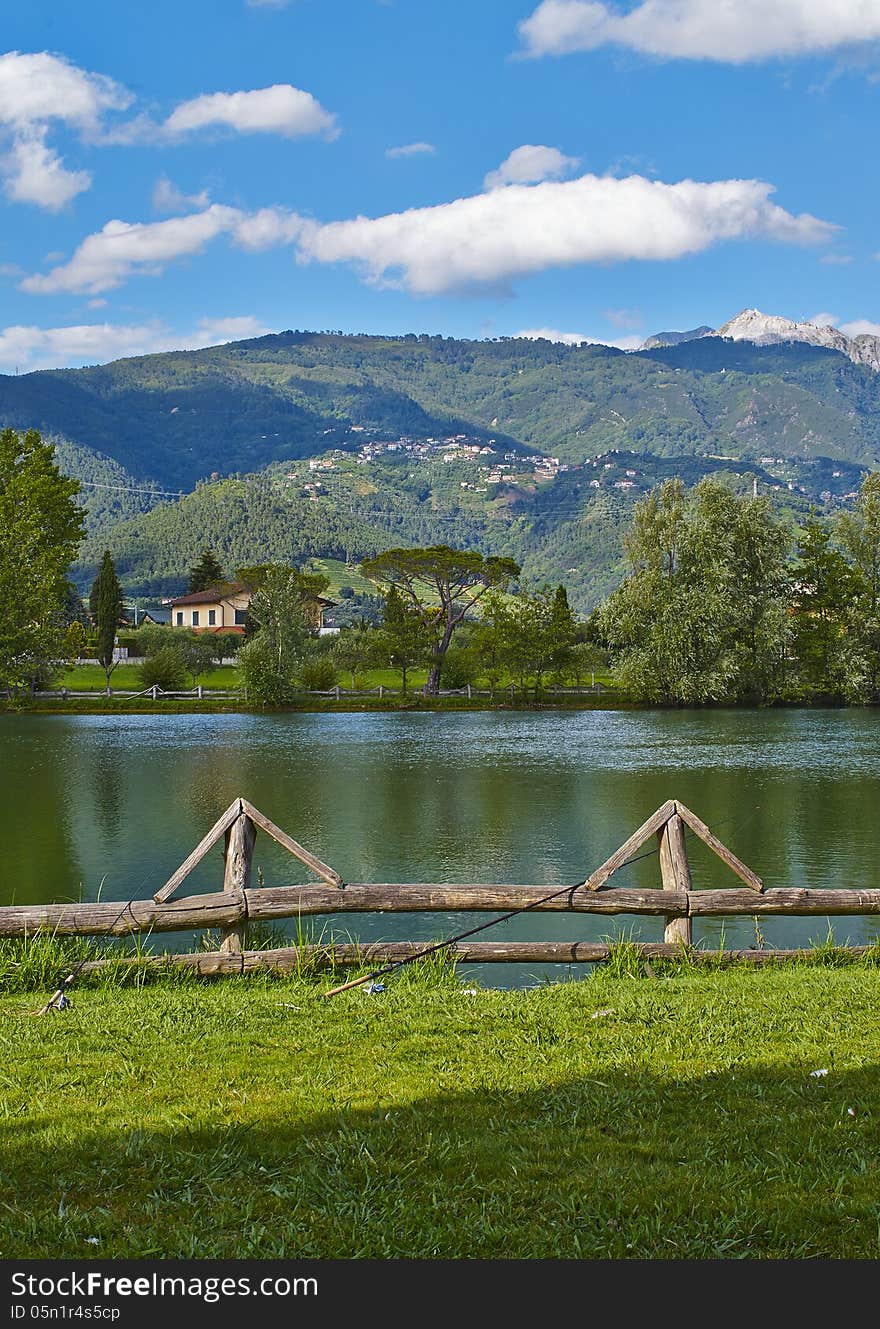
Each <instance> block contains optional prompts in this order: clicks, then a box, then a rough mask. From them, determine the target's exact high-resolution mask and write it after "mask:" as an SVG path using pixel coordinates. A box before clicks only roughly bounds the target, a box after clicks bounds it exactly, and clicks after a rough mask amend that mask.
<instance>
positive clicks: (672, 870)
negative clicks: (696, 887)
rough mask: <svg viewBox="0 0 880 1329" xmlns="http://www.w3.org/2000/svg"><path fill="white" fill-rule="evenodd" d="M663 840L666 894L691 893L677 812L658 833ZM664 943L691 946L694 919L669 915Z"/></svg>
mask: <svg viewBox="0 0 880 1329" xmlns="http://www.w3.org/2000/svg"><path fill="white" fill-rule="evenodd" d="M657 838H658V840H659V841H660V875H661V877H662V879H663V889H664V891H689V890H690V889H691V869H690V865H689V863H688V856H687V849H686V848H685V843H684V824H683V823H682V820H681V817H680V816H679V815H678V813H677V812H673V814H672V816H671V817H670V818H669V820H668V821H667V822H666V825H665V826H661V828H660V830H659V831H658V832H657ZM663 940H664V941H665V942H668V943H669V944H670V945H673V946H674V945H676V944H677V943H679V942H680V943H682V944H683V945H685V946H690V944H691V920H690V918H670V917H669V916H668V915H667V918H666V929H665V931H664V934H663Z"/></svg>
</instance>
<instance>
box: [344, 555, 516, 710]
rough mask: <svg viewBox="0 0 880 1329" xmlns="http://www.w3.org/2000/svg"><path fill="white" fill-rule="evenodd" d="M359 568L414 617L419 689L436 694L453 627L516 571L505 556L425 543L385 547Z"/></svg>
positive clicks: (430, 694) (509, 579)
mask: <svg viewBox="0 0 880 1329" xmlns="http://www.w3.org/2000/svg"><path fill="white" fill-rule="evenodd" d="M361 571H362V573H363V575H364V576H365V577H368V578H369V579H370V580H371V581H375V582H377V583H378V584H379V585H380V586H384V587H387V588H388V589H390V588H391V587H392V586H396V587H397V588H398V590H399V591H400V593H401V594H402V596H403V597H404V599H405V600H406V601H408V602H409V604H410V605H411V606H412V608H413V610H414V611H415V613H416V614H417V615H418V617H419V619H420V621H421V623H422V626H423V627H424V630H425V636H426V639H427V642H428V647H429V671H428V681H427V683H426V684H425V692H426V693H427V694H428V695H429V696H436V695H437V693H438V692H439V690H440V675H441V671H442V669H443V661H444V660H445V658H446V652H447V651H448V650H449V645H450V642H451V641H452V638H453V635H454V633H455V631H456V629H457V628H459V627H460V626H461V624H462V623H463V622H464V620H465V618H466V617H467V615H468V613H469V612H470V611H471V610H472V609H473V608H474V606H475V605H477V604H478V603H479V601H480V600H482V598H483V597H484V596H485V595H486V594H487V593H488V592H489V591H490V590H493V589H498V590H504V589H506V587H507V586H509V584H510V583H511V582H512V581H513V580H514V578H515V577H518V576H519V571H520V569H519V564H518V563H514V561H513V559H511V558H497V557H494V556H485V555H483V554H480V553H478V552H477V551H476V550H461V549H451V548H450V547H449V545H431V546H429V547H427V548H424V549H388V550H386V552H385V553H384V554H378V555H377V556H376V557H375V558H370V559H366V560H365V561H364V562H363V563H362V565H361Z"/></svg>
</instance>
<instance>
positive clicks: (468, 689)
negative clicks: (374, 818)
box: [4, 683, 614, 701]
mask: <svg viewBox="0 0 880 1329" xmlns="http://www.w3.org/2000/svg"><path fill="white" fill-rule="evenodd" d="M613 691H614V689H613V688H610V687H608V686H607V685H606V684H603V683H594V684H592V685H591V686H590V687H583V688H563V687H559V686H557V685H556V684H552V685H551V686H550V687H548V688H541V689H540V691H539V694H538V695H539V697H540V698H541V699H542V700H546V699H547V698H549V697H555V698H565V697H598V696H602V695H604V694H605V693H608V692H613ZM4 695H6V696H7V697H9V696H10V695H11V694H10V693H9V692H8V691H7V692H6V693H5V694H4ZM29 695H31V696H33V697H39V698H41V699H44V700H52V699H54V700H56V701H76V699H77V698H78V697H83V698H88V699H89V700H92V701H94V700H96V699H100V698H102V697H115V698H116V700H117V701H131V700H133V699H135V698H136V697H148V698H150V699H151V700H152V701H161V700H162V699H164V698H169V699H170V700H181V699H184V698H186V699H188V700H192V699H193V698H197V699H198V700H199V701H202V700H204V701H212V700H214V699H215V698H216V699H221V698H227V697H235V698H238V699H239V700H241V701H247V689H246V688H244V687H240V688H206V687H203V686H202V685H201V684H199V685H198V686H197V687H194V688H184V689H180V688H177V689H171V690H166V689H165V688H161V687H159V685H158V684H157V683H153V684H151V685H150V687H148V688H141V689H140V691H136V690H135V689H134V688H114V687H113V686H112V685H111V684H109V683H108V685H107V686H106V687H104V688H93V689H91V690H89V691H84V690H82V689H80V688H47V689H44V690H43V691H40V692H33V693H31V694H29ZM295 695H296V696H297V697H332V698H334V699H335V700H336V701H345V700H346V698H349V697H379V698H382V697H404V696H406V697H416V696H422V695H424V689H423V688H410V689H409V690H408V691H407V692H406V693H404V691H403V689H402V688H389V687H387V686H386V685H385V684H382V683H380V684H379V686H378V687H375V688H344V687H341V686H339V685H336V686H334V687H332V688H323V689H315V688H297V689H295ZM435 695H436V696H438V697H467V698H468V699H469V700H470V699H471V698H474V697H477V698H479V697H486V698H488V699H489V700H492V701H501V700H503V699H504V698H505V697H509V698H510V700H511V701H514V700H515V699H516V698H517V697H533V696H534V689H532V688H519V687H516V686H515V685H514V684H513V683H511V684H509V685H508V686H507V687H498V688H494V689H492V688H475V687H474V686H473V685H472V684H471V683H466V684H465V685H464V687H461V688H441V689H440V691H439V692H438V693H436V694H435Z"/></svg>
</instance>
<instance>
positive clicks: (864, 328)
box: [840, 318, 880, 337]
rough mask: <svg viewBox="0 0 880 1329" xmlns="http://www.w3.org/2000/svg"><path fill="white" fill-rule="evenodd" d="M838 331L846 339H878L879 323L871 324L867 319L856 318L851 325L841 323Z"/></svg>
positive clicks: (879, 334)
mask: <svg viewBox="0 0 880 1329" xmlns="http://www.w3.org/2000/svg"><path fill="white" fill-rule="evenodd" d="M840 331H841V332H842V333H843V334H844V336H846V337H862V336H865V335H867V336H869V337H880V323H872V322H871V320H870V319H867V318H856V319H853V321H852V322H851V323H841V325H840Z"/></svg>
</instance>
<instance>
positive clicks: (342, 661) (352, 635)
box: [332, 623, 382, 691]
mask: <svg viewBox="0 0 880 1329" xmlns="http://www.w3.org/2000/svg"><path fill="white" fill-rule="evenodd" d="M381 651H382V642H381V639H380V637H379V635H378V634H377V633H376V632H375V631H374V630H373V629H371V628H368V627H366V625H365V624H363V623H361V624H358V625H357V626H355V627H351V628H343V629H342V631H341V632H340V633H339V635H338V636H337V637H336V638H334V641H333V648H332V655H333V662H334V664H335V665H336V666H337V667H338V668H339V669H342V670H343V671H344V672H345V673H347V674H348V675H349V677H350V678H351V687H352V691H354V689H355V688H356V687H357V675H358V672H359V671H360V670H361V669H366V668H367V667H368V666H369V665H371V664H373V663H375V662H377V661H378V660H379V659H380V658H381Z"/></svg>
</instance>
